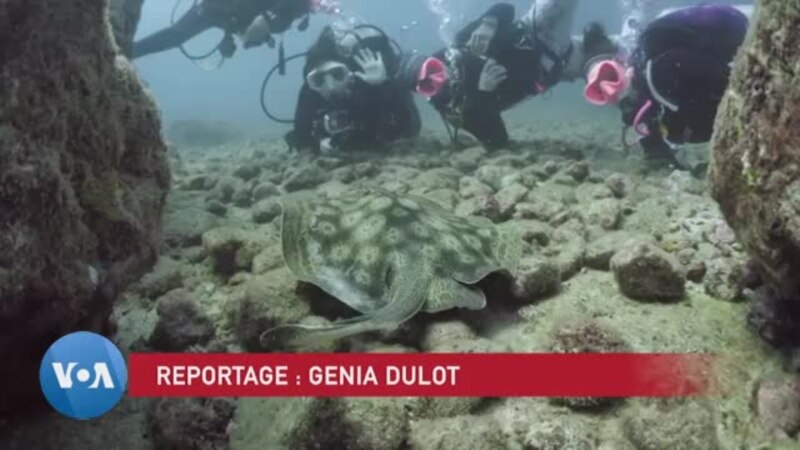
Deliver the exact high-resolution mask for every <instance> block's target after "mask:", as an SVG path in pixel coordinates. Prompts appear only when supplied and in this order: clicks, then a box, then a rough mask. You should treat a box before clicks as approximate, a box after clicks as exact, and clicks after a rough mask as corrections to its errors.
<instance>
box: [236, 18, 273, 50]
mask: <svg viewBox="0 0 800 450" xmlns="http://www.w3.org/2000/svg"><path fill="white" fill-rule="evenodd" d="M270 37H271V32H270V28H269V22H267V18H266V17H264V16H263V15H259V16H257V17H256V18H255V19H253V22H252V23H251V24H250V26H249V27H247V30H246V31H245V32H244V35H243V37H242V39H243V40H244V48H251V47H256V46H259V45H261V44H263V43H265V42H267V41H268V40H269V39H270Z"/></svg>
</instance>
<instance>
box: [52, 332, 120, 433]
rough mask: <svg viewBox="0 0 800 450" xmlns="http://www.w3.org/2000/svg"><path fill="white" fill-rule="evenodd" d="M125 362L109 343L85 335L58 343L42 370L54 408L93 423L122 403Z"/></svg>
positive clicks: (74, 335) (87, 333)
mask: <svg viewBox="0 0 800 450" xmlns="http://www.w3.org/2000/svg"><path fill="white" fill-rule="evenodd" d="M127 381H128V377H127V370H126V367H125V359H124V358H123V357H122V353H120V351H119V349H118V348H117V347H116V346H115V345H114V344H113V343H112V342H111V341H109V340H108V339H106V338H105V337H103V336H100V335H98V334H94V333H89V332H85V331H81V332H77V333H72V334H69V335H67V336H64V337H62V338H61V339H59V340H57V341H56V342H55V343H53V345H51V346H50V348H49V349H48V350H47V353H45V355H44V358H42V364H41V366H40V367H39V383H40V385H41V387H42V393H43V394H44V396H45V398H46V399H47V401H48V402H49V403H50V405H51V406H52V407H53V408H54V409H55V410H56V411H58V412H60V413H61V414H63V415H65V416H68V417H72V418H74V419H81V420H85V419H93V418H96V417H100V416H102V415H103V414H105V413H107V412H108V411H110V410H111V409H112V408H113V407H114V406H115V405H116V404H117V403H119V401H120V399H121V398H122V395H123V393H124V392H125V386H126V384H127Z"/></svg>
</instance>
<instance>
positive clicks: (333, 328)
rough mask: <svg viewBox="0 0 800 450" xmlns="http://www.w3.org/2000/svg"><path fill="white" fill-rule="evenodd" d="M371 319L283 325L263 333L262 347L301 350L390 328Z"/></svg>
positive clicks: (360, 318) (358, 318) (366, 317)
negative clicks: (321, 324) (329, 323)
mask: <svg viewBox="0 0 800 450" xmlns="http://www.w3.org/2000/svg"><path fill="white" fill-rule="evenodd" d="M370 319H371V318H370V317H368V316H360V317H356V318H354V319H349V320H343V321H341V322H336V323H334V324H332V325H329V326H310V325H297V324H294V325H281V326H278V327H275V328H271V329H269V330H267V331H265V332H264V333H262V334H261V345H262V346H263V347H264V348H265V349H269V350H276V349H294V350H301V349H307V348H310V347H313V346H318V345H319V344H322V343H327V342H331V341H336V340H339V339H343V338H346V337H349V336H353V335H356V334H360V333H365V332H368V331H377V330H381V329H384V328H389V327H388V326H387V325H386V324H381V323H376V322H375V321H373V320H370Z"/></svg>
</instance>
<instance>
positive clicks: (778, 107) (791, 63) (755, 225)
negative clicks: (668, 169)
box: [710, 0, 800, 301]
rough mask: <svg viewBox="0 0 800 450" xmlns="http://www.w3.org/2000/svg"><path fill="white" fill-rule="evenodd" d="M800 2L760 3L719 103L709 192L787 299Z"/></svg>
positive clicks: (796, 154) (798, 287) (796, 246)
mask: <svg viewBox="0 0 800 450" xmlns="http://www.w3.org/2000/svg"><path fill="white" fill-rule="evenodd" d="M799 43H800V0H762V1H760V2H759V4H758V7H757V8H756V13H755V20H754V23H753V25H752V29H751V31H750V35H749V36H748V38H747V40H746V41H745V43H744V45H743V47H742V49H741V50H740V52H739V55H738V57H737V60H736V62H735V65H734V69H733V73H732V77H731V81H730V86H729V89H728V92H727V93H726V95H725V97H724V98H723V100H722V103H721V105H720V109H719V113H718V115H717V123H716V125H715V126H716V128H715V135H714V140H713V158H712V164H711V171H710V181H711V192H712V195H713V196H714V198H715V199H716V200H717V201H718V202H719V204H720V206H721V208H722V212H723V213H724V215H725V218H726V219H727V221H728V223H729V224H730V226H731V228H733V230H734V231H735V233H736V236H737V238H738V239H739V241H740V242H741V243H742V245H743V246H744V247H745V249H746V250H747V252H748V253H749V254H750V255H751V256H752V257H753V258H754V259H755V261H756V262H757V264H758V266H759V267H760V270H761V272H763V275H764V276H765V278H766V279H767V280H768V281H769V282H770V283H771V284H773V285H774V286H776V287H777V288H778V290H779V291H780V293H781V294H782V296H783V297H784V298H790V299H793V300H798V301H800V277H797V276H796V274H797V273H800V70H798V66H797V62H798V60H800V45H799Z"/></svg>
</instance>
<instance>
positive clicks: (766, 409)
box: [753, 374, 800, 437]
mask: <svg viewBox="0 0 800 450" xmlns="http://www.w3.org/2000/svg"><path fill="white" fill-rule="evenodd" d="M753 403H754V405H753V406H754V409H755V411H754V412H755V414H756V415H757V416H758V419H759V422H760V424H761V426H762V427H763V428H764V429H765V430H766V431H767V432H768V433H769V434H772V435H775V436H789V437H795V436H797V434H798V432H800V378H798V377H797V376H789V375H778V374H771V375H768V376H765V377H763V378H761V379H760V380H758V383H757V385H756V389H755V395H754V402H753Z"/></svg>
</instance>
